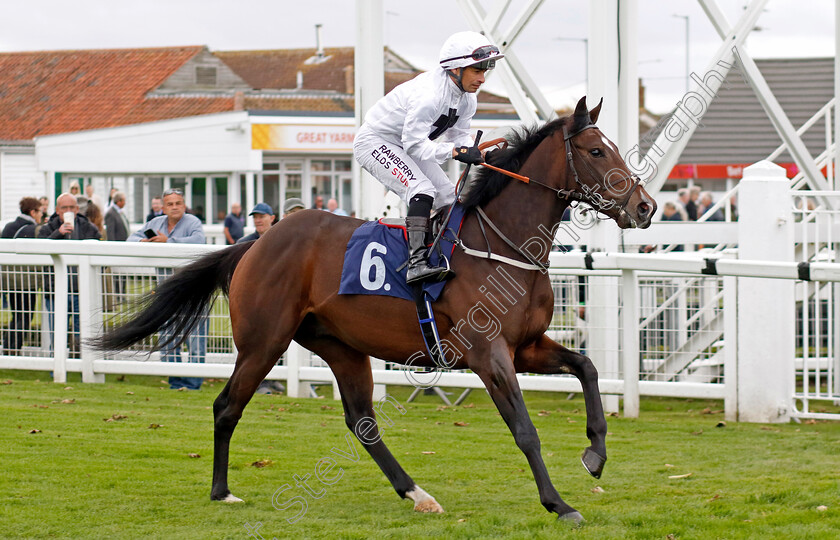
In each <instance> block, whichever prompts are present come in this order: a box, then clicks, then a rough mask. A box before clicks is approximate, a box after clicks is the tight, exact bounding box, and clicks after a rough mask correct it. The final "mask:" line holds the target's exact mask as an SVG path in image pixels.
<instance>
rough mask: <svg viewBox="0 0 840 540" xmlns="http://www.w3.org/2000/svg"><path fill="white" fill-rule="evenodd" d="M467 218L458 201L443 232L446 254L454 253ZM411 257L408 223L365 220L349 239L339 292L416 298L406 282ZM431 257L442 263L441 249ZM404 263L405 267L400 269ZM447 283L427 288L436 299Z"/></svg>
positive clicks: (441, 247) (435, 261) (427, 291)
mask: <svg viewBox="0 0 840 540" xmlns="http://www.w3.org/2000/svg"><path fill="white" fill-rule="evenodd" d="M463 220H464V208H463V207H462V206H461V205H460V204H456V206H455V208H454V209H453V210H452V216H451V217H450V218H449V225H448V226H447V229H448V230H447V234H444V235H443V237H442V238H441V239H440V243H439V246H440V250H441V252H442V253H443V254H444V256H447V257H451V255H452V250H453V249H454V247H455V245H454V243H453V241H452V240H454V238H453V236H454V235H457V234H458V233H459V232H460V230H461V224H462V222H463ZM450 230H451V231H454V233H455V234H454V235H453V233H452V232H449V231H450ZM407 259H408V239H407V236H406V232H405V227H396V226H391V225H384V224H382V223H380V222H378V221H368V222H367V223H364V224H363V225H362V226H361V227H359V228H358V229H356V231H355V232H354V233H353V236H351V237H350V241H349V242H347V250H346V251H345V253H344V266H343V267H342V269H341V285H340V286H339V288H338V294H373V295H384V296H393V297H395V298H403V299H405V300H411V301H414V294H413V293H412V291H411V288H410V287H409V286H408V285H406V283H405V273H406V268H405V267H404V264H405V262H406V260H407ZM429 260H430V262H431V264H432V265H438V260H439V259H438V253H437V250H434V251H433V252H432V253H431V255H430V256H429ZM401 266H403V268H402V269H400V270H399V271H397V268H399V267H401ZM445 285H446V282H445V281H440V282H433V283H425V284H424V285H423V290H424V292H425V293H426V295H427V296H428V297H429V298H431V301H433V302H434V301H435V300H437V299H438V297H439V296H440V294H441V293H442V292H443V288H444V286H445Z"/></svg>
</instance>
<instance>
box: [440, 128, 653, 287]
mask: <svg viewBox="0 0 840 540" xmlns="http://www.w3.org/2000/svg"><path fill="white" fill-rule="evenodd" d="M592 128H597V126H596V125H595V124H593V123H589V124H587V125H585V126H583V127H582V128H580V129H578V130H577V131H574V132H572V133H569V131H568V129H567V127H566V126H565V125H564V126H563V142H564V144H565V146H566V162H567V163H568V166H569V170H570V171H571V173H572V176H573V178H574V180H575V185H576V186H580V188H581V189H582V190H583V193H579V192H577V191H575V190H571V189H558V188H554V187H551V186H549V185H548V184H545V183H543V182H540V181H539V180H535V179H533V178H529V177H527V176H523V175H521V174H517V173H515V172H512V171H508V170H506V169H502V168H501V167H496V166H495V165H491V164H489V163H487V162H482V163H480V165H481V166H483V167H487V168H488V169H492V170H494V171H496V172H498V173H500V174H504V175H506V176H509V177H511V178H513V179H515V180H518V181H520V182H522V183H525V184H537V185H538V186H542V187H544V188H546V189H548V190H549V191H551V192H553V193H554V194H555V195H556V196H557V198H559V199H564V200H566V201H569V202H573V201H574V202H578V203H581V202H582V203H586V204H587V205H589V206H591V207H592V209H593V210H595V211H596V212H598V213H605V210H609V209H610V208H613V207H614V206H615V205H616V202H615V201H614V200H605V199H604V197H603V196H602V195H601V194H600V193H598V190H599V189H600V188H601V186H600V185H598V186H596V187H594V188H593V187H590V186H588V185H586V184H584V183H583V182H581V180H580V176H579V175H578V172H577V168H575V161H574V153H573V151H572V144H571V140H572V138H574V137H575V136H577V135H579V134H580V133H582V132H583V131H585V130H587V129H592ZM492 146H500V147H504V146H507V140H506V139H504V138H498V139H493V140H492V141H486V142H484V143H482V144H480V145H479V146H478V147H479V149H481V150H485V149H487V148H490V147H492ZM582 161H583V164H584V166H585V167H586V168H587V169H589V172H590V174H591V175H592V176H594V177H597V176H598V172H597V171H595V170H594V169H593V168H592V166H591V165H589V163H587V162H586V160H582ZM467 170H469V168H467ZM466 172H467V171H464V173H465V174H463V175H462V176H461V178H460V179H459V180H458V184H459V185H460V184H461V183H462V182H466ZM630 178H633V179H634V182H633V187H632V188H631V189H630V190H629V191H628V193H627V196H626V197H625V198H624V200H623V201H622V203H621V206H620V207H619V209H618V210H619V212H622V211H624V209H625V208H626V207H627V204H628V203H629V202H630V197H632V196H633V193H634V192H635V191H636V189H637V188H638V187H639V183H640V182H641V178H639V176H637V175H635V174H631V175H630ZM623 180H627V177H626V176H622V177H621V178H619V181H623ZM615 183H617V182H613V183H612V184H610V185H606V189H607V190H609V189H611V188H612V187H613V185H614V184H615ZM605 184H606V179H605ZM458 192H459V193H460V190H458ZM476 211H477V214H476V217H477V219H478V225H479V229H480V230H481V234H482V236H484V241H485V242H486V244H487V251H479V250H475V249H471V248H469V247H467V246H466V245H464V242H463V241H462V240H461V239H460V238H457V239H456V241H455V244H456V245H457V246H458V247H460V248H461V249H462V250H463V251H464V253H465V254H467V255H471V256H473V257H478V258H482V259H492V260H496V261H499V262H503V263H506V264H510V265H512V266H516V267H518V268H523V269H525V270H540V271H544V270H545V269H547V268H548V263H544V262H542V261H539V260H537V259H535V258H534V257H533V255H531V254H529V253H527V252H525V251H524V250H523V249H522V248H520V247H519V246H517V245H516V244H514V243H513V242H512V241H511V240H510V239H508V238H507V236H505V235H504V234H503V233H502V231H501V230H499V228H498V227H497V226H496V225H495V224H494V223H493V222H492V221H491V220H490V218H489V217H488V216H487V214H486V213H485V212H484V210H482V209H481V207H476ZM482 221H486V222H487V225H488V226H490V228H491V229H492V230H493V232H495V233H496V235H497V236H499V238H501V239H502V241H504V242H505V244H507V245H508V246H509V247H511V248H512V249H513V250H514V251H515V252H516V253H518V254H519V255H521V256H522V257H523V258H525V259H526V260H528V261H531V262H530V263H524V262H521V261H517V260H515V259H511V258H509V257H505V256H503V255H497V254H495V253H493V252H492V249H491V247H490V240H489V239H488V238H487V233H486V232H485V230H484V224H483V223H482ZM435 243H437V242H435Z"/></svg>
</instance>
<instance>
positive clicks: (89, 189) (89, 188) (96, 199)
mask: <svg viewBox="0 0 840 540" xmlns="http://www.w3.org/2000/svg"><path fill="white" fill-rule="evenodd" d="M85 196H87V198H88V201H90V202H92V203H93V204H95V205H96V206H98V207H99V213H100V214H104V213H105V204H104V203H103V202H102V197H100V196H99V195H97V194H96V193H94V192H93V184H88V185H86V186H85Z"/></svg>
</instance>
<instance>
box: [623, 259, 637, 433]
mask: <svg viewBox="0 0 840 540" xmlns="http://www.w3.org/2000/svg"><path fill="white" fill-rule="evenodd" d="M621 297H622V300H623V301H622V304H621V326H622V334H623V336H622V346H621V360H622V364H623V367H624V369H623V370H622V371H623V372H624V416H625V417H626V418H638V417H639V280H638V278H637V274H636V271H635V270H622V271H621Z"/></svg>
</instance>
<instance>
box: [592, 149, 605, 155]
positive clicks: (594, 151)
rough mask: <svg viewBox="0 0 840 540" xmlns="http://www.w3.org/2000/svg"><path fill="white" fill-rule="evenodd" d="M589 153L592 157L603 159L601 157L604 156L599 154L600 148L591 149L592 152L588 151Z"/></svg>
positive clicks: (601, 153)
mask: <svg viewBox="0 0 840 540" xmlns="http://www.w3.org/2000/svg"><path fill="white" fill-rule="evenodd" d="M589 153H590V154H591V155H592V156H593V157H603V155H604V153H603V152H601V149H600V148H593V149H592V150H590V151H589Z"/></svg>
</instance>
